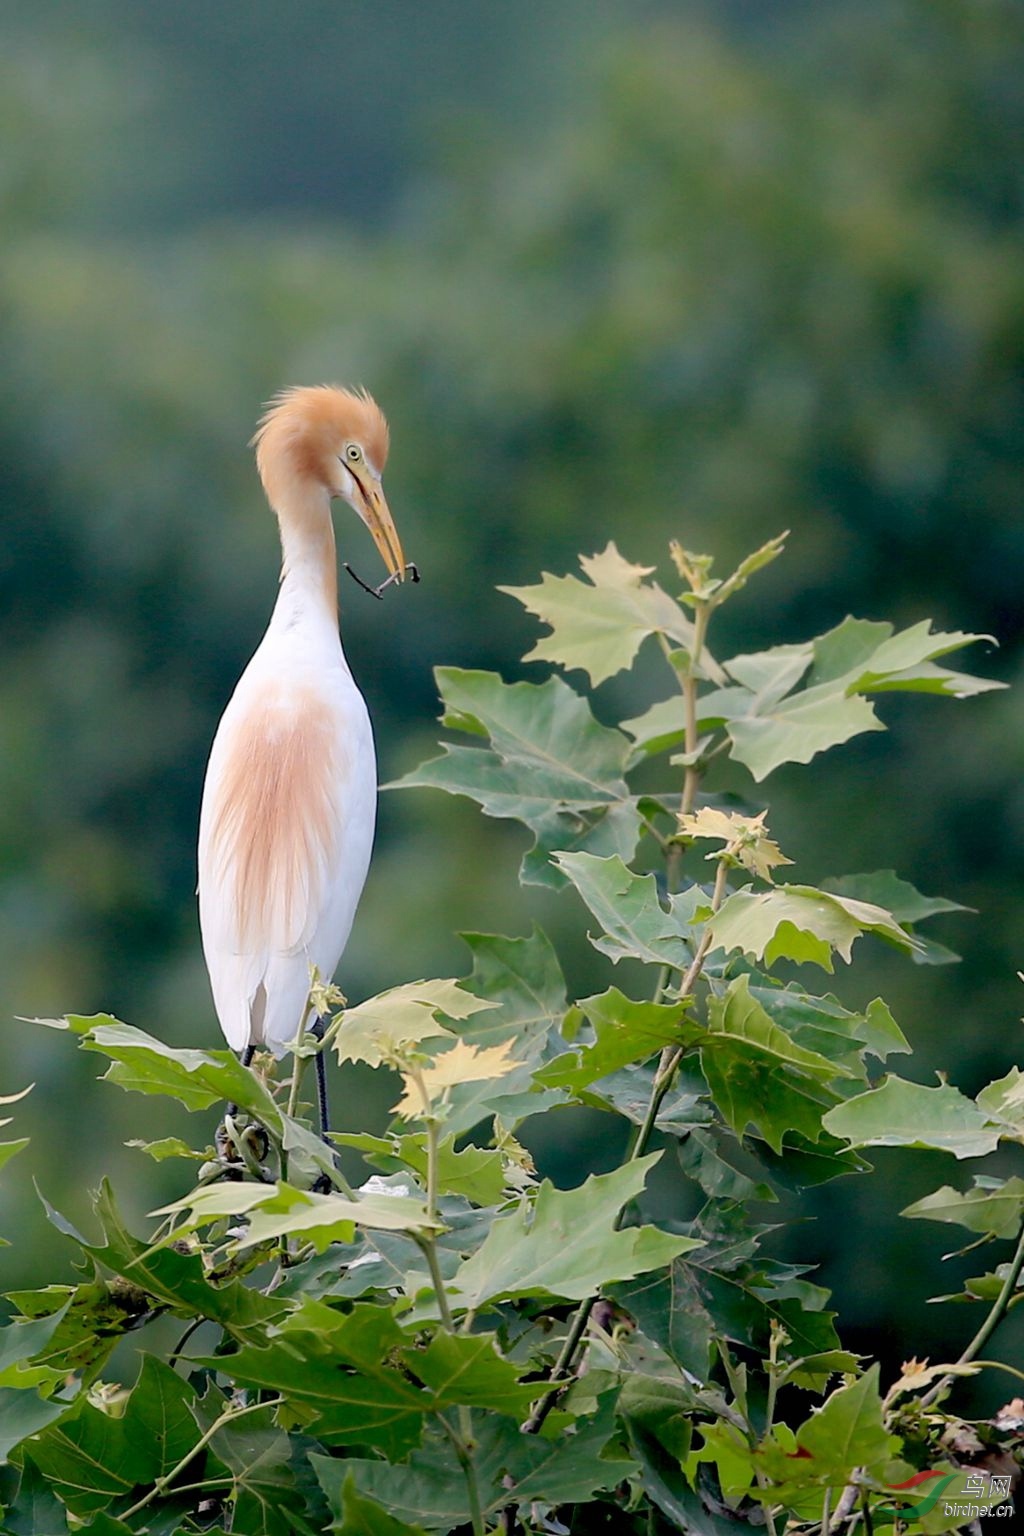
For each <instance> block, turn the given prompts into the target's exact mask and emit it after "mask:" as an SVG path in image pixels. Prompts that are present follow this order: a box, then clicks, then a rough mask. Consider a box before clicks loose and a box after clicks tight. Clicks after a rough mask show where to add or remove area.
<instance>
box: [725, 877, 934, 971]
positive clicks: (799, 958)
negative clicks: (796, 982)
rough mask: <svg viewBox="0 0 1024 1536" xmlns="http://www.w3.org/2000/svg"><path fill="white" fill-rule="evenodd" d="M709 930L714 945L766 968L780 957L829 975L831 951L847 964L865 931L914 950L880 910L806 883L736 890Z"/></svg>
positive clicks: (913, 943) (914, 943)
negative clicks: (811, 965) (808, 964)
mask: <svg viewBox="0 0 1024 1536" xmlns="http://www.w3.org/2000/svg"><path fill="white" fill-rule="evenodd" d="M708 926H709V928H710V930H711V935H712V941H713V943H714V945H715V947H721V948H722V949H724V950H726V951H729V950H733V949H741V950H742V951H743V952H744V954H748V955H751V956H752V957H753V958H754V959H755V960H761V959H763V960H764V961H765V963H766V964H767V965H772V964H774V962H775V961H776V960H779V959H784V960H795V961H796V962H797V963H798V964H803V963H805V962H813V963H814V964H815V965H820V966H821V968H822V969H823V970H825V971H828V972H830V973H831V971H832V969H833V967H832V954H833V951H835V952H836V953H838V954H840V955H842V957H843V959H844V960H846V961H849V959H850V952H851V950H852V948H853V944H854V941H855V940H856V939H859V938H860V936H861V934H863V933H874V934H877V935H878V937H879V938H882V939H885V940H887V942H888V943H890V944H894V945H896V947H897V948H899V949H905V950H910V951H913V950H914V949H915V948H916V947H917V945H918V941H917V940H916V939H915V938H913V937H912V936H911V935H910V934H908V933H906V932H905V931H904V929H902V928H901V927H900V925H899V923H897V922H896V921H895V919H894V918H893V917H892V915H891V914H890V913H888V912H886V911H885V910H884V909H883V908H882V907H876V906H873V905H872V904H871V903H869V902H866V901H853V900H851V899H850V898H849V897H844V896H836V895H833V894H832V893H830V892H828V891H819V890H816V889H815V888H814V887H813V886H810V885H780V886H776V887H775V888H774V889H773V890H769V891H751V890H741V891H734V892H733V894H732V895H731V896H729V897H727V898H726V900H725V901H724V902H723V903H722V905H721V907H720V908H719V910H718V912H717V913H716V914H715V915H714V917H712V918H711V919H710V921H709V925H708Z"/></svg>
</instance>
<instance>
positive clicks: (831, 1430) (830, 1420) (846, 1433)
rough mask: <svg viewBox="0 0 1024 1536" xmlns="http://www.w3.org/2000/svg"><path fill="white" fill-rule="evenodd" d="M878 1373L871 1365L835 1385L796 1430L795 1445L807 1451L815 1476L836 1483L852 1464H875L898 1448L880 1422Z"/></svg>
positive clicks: (862, 1465)
mask: <svg viewBox="0 0 1024 1536" xmlns="http://www.w3.org/2000/svg"><path fill="white" fill-rule="evenodd" d="M878 1376H879V1368H878V1366H877V1365H873V1366H872V1367H871V1369H870V1370H868V1371H865V1373H864V1375H863V1376H859V1377H858V1378H857V1379H856V1381H851V1382H849V1383H848V1384H847V1385H846V1386H842V1387H839V1388H838V1389H837V1390H836V1391H835V1392H833V1393H832V1394H831V1396H830V1397H828V1398H827V1399H826V1400H825V1402H824V1403H823V1404H822V1405H821V1407H820V1408H819V1409H818V1410H817V1411H816V1412H815V1413H813V1414H812V1415H811V1417H810V1418H809V1419H807V1420H806V1421H805V1422H804V1423H803V1424H802V1425H801V1426H800V1428H799V1429H798V1430H797V1432H796V1440H797V1445H798V1446H799V1447H800V1448H801V1450H803V1451H806V1452H807V1453H808V1456H809V1458H810V1459H811V1461H812V1462H813V1464H814V1471H815V1473H816V1475H818V1476H822V1477H825V1478H828V1479H829V1480H830V1481H834V1482H836V1483H839V1482H842V1481H843V1480H844V1474H849V1473H850V1472H852V1471H853V1469H854V1467H865V1468H868V1469H870V1468H872V1467H877V1466H879V1465H880V1464H881V1463H883V1462H885V1461H887V1460H888V1459H889V1458H890V1457H892V1456H893V1455H895V1454H896V1453H897V1451H898V1450H899V1447H900V1442H899V1440H897V1439H896V1437H895V1436H894V1435H890V1434H889V1433H888V1431H887V1430H886V1428H885V1425H884V1423H883V1421H882V1399H881V1395H880V1393H879V1389H878Z"/></svg>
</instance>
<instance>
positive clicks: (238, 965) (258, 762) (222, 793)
mask: <svg viewBox="0 0 1024 1536" xmlns="http://www.w3.org/2000/svg"><path fill="white" fill-rule="evenodd" d="M360 702H361V701H360ZM344 747H345V743H344V739H343V734H342V731H341V730H339V720H338V716H337V710H336V707H335V706H334V704H333V702H332V700H331V699H330V697H329V696H328V695H326V694H324V693H323V692H319V691H317V690H316V689H313V688H295V687H291V688H287V689H285V688H283V687H281V686H278V685H276V684H275V682H274V680H273V679H264V680H262V681H260V680H259V679H258V678H257V679H254V680H252V682H251V684H250V685H249V686H247V687H245V688H242V687H241V686H240V687H239V689H238V691H237V692H236V695H235V698H234V699H233V700H232V703H231V705H229V707H228V709H227V711H225V715H224V718H223V720H222V722H221V726H220V729H219V730H218V733H217V738H216V740H215V742H214V746H213V750H212V752H211V755H210V766H209V769H208V772H207V778H206V786H205V789H204V792H203V810H202V817H201V821H200V835H199V907H200V923H201V927H202V932H203V948H204V950H205V953H206V959H207V964H208V966H209V970H210V978H211V982H212V984H213V993H214V1001H215V1003H216V1005H217V1012H218V1016H219V1017H220V1021H221V1024H222V1026H223V1029H224V1033H225V1035H226V1036H227V1038H228V1041H229V1043H230V1044H231V1045H232V1046H234V1047H235V1049H240V1048H241V1047H242V1046H243V1045H245V1044H246V1043H247V1042H248V1040H249V1039H250V1038H251V1031H252V1027H253V1026H254V1025H256V1026H258V1023H259V1021H258V1019H257V1017H256V1014H257V1012H262V1011H263V1008H264V1007H265V1005H266V988H265V983H266V981H267V979H268V970H269V969H271V968H272V967H273V969H275V970H280V965H281V962H282V961H284V960H287V959H289V958H293V959H294V961H295V964H294V965H293V966H292V967H291V969H292V970H293V971H295V973H296V976H297V977H298V982H297V983H296V984H297V985H299V986H300V990H301V995H302V996H304V995H305V991H306V990H308V985H309V960H308V958H307V957H308V955H309V952H310V946H311V943H312V941H313V939H314V936H315V934H316V931H317V927H318V924H319V922H320V919H321V917H322V916H323V914H324V910H325V906H326V905H327V904H328V902H329V888H330V886H331V885H332V884H333V881H334V878H335V875H336V871H337V870H338V866H339V855H340V853H341V843H342V839H343V832H344V821H345V817H344V814H343V806H344V802H345V789H346V783H347V780H348V778H349V776H350V769H351V762H350V760H349V755H348V754H347V753H346V751H345V750H344ZM360 884H361V881H360ZM357 895H358V893H357ZM343 941H344V936H343V938H342V942H343ZM335 959H336V957H335ZM300 973H301V974H300ZM261 987H264V997H263V999H262V1000H260V999H259V997H258V993H259V989H260V988H261ZM254 1003H255V1004H256V1007H254ZM300 1011H301V1000H300V1002H299V1004H298V1005H297V1007H296V1010H295V1024H294V1028H297V1026H298V1017H299V1013H300ZM258 1032H259V1033H261V1031H258Z"/></svg>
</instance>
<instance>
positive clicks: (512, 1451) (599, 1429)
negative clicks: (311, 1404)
mask: <svg viewBox="0 0 1024 1536" xmlns="http://www.w3.org/2000/svg"><path fill="white" fill-rule="evenodd" d="M473 1432H474V1441H475V1447H474V1451H473V1466H474V1469H475V1472H476V1477H477V1482H478V1486H479V1489H480V1501H481V1505H482V1506H483V1515H484V1518H485V1520H488V1521H491V1520H493V1519H494V1517H495V1516H496V1515H497V1513H498V1511H499V1510H501V1509H504V1508H505V1507H506V1505H508V1504H529V1503H531V1502H533V1501H534V1500H536V1501H538V1502H541V1503H545V1504H571V1503H574V1502H585V1501H586V1500H588V1499H589V1498H590V1497H591V1495H592V1494H593V1493H595V1492H596V1491H597V1490H598V1489H607V1488H614V1487H615V1486H616V1485H617V1484H618V1483H620V1482H621V1481H622V1480H623V1479H624V1478H626V1477H628V1476H629V1475H630V1474H631V1473H632V1472H635V1470H636V1466H635V1463H634V1462H632V1461H627V1460H612V1459H610V1458H606V1457H605V1456H604V1455H603V1454H602V1453H603V1452H604V1451H605V1449H606V1448H607V1447H608V1446H609V1442H610V1441H611V1439H612V1436H613V1435H614V1432H615V1412H614V1394H607V1396H606V1398H605V1399H604V1400H603V1401H602V1405H601V1408H600V1409H599V1411H598V1413H596V1414H595V1415H594V1416H593V1418H590V1419H587V1418H580V1419H577V1420H576V1421H575V1423H574V1425H573V1430H572V1432H571V1433H565V1434H561V1435H559V1436H558V1437H557V1438H554V1439H546V1438H544V1437H542V1436H540V1435H526V1434H523V1433H522V1432H521V1431H520V1429H519V1426H518V1425H517V1424H516V1423H515V1421H514V1420H512V1419H507V1418H504V1417H502V1416H501V1415H499V1414H487V1415H482V1416H481V1417H480V1418H479V1420H475V1421H474V1425H473ZM310 1460H311V1461H312V1463H313V1466H314V1468H315V1470H316V1474H317V1476H318V1477H319V1479H320V1482H321V1484H322V1486H323V1489H324V1492H325V1493H326V1495H327V1497H328V1500H329V1502H330V1505H331V1508H332V1510H333V1511H334V1514H335V1518H336V1519H337V1518H339V1517H340V1516H341V1514H342V1489H343V1488H344V1486H345V1484H346V1482H347V1481H348V1479H349V1478H350V1477H351V1478H352V1480H353V1481H354V1482H355V1484H356V1486H357V1488H358V1489H359V1490H360V1492H362V1493H363V1494H364V1495H368V1496H369V1497H371V1498H373V1499H376V1500H377V1502H378V1503H380V1504H381V1505H383V1507H384V1508H385V1509H387V1510H388V1511H389V1512H390V1513H391V1514H392V1515H393V1516H394V1517H395V1518H396V1519H398V1520H402V1521H406V1522H413V1521H416V1522H418V1523H419V1524H420V1525H421V1526H423V1527H424V1528H425V1529H426V1530H428V1531H450V1530H452V1529H453V1528H454V1527H456V1526H461V1525H465V1524H468V1522H469V1520H470V1509H469V1502H468V1497H467V1493H466V1481H465V1478H464V1476H463V1473H462V1468H461V1467H460V1465H459V1462H458V1460H457V1458H456V1456H455V1452H454V1451H453V1450H452V1448H451V1445H450V1443H449V1441H448V1440H447V1439H442V1438H441V1437H440V1436H439V1435H433V1436H431V1437H429V1439H428V1441H427V1444H426V1445H425V1446H424V1448H423V1449H422V1450H418V1451H414V1452H413V1453H412V1455H411V1456H410V1457H409V1458H408V1460H407V1461H405V1462H403V1463H402V1465H400V1466H393V1465H390V1466H389V1465H388V1464H387V1463H386V1462H383V1461H364V1460H360V1459H359V1458H357V1457H350V1458H348V1459H347V1460H345V1461H335V1460H331V1459H329V1458H327V1457H324V1456H316V1455H314V1456H311V1457H310Z"/></svg>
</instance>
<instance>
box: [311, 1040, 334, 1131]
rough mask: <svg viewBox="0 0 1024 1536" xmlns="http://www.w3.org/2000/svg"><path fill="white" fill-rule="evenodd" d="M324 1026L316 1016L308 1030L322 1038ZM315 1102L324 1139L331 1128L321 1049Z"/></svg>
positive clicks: (324, 1066)
mask: <svg viewBox="0 0 1024 1536" xmlns="http://www.w3.org/2000/svg"><path fill="white" fill-rule="evenodd" d="M326 1028H327V1021H326V1020H325V1019H319V1018H318V1019H317V1020H316V1021H315V1022H314V1023H313V1024H312V1025H311V1027H310V1031H309V1032H310V1034H311V1035H315V1036H316V1038H317V1039H318V1040H322V1039H323V1037H324V1030H325V1029H326ZM316 1104H317V1109H318V1110H319V1112H320V1135H321V1136H322V1137H323V1139H324V1141H326V1140H327V1138H328V1136H329V1134H330V1130H331V1111H330V1107H329V1105H328V1103H327V1063H326V1062H325V1061H324V1053H323V1051H319V1052H318V1053H317V1058H316Z"/></svg>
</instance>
